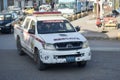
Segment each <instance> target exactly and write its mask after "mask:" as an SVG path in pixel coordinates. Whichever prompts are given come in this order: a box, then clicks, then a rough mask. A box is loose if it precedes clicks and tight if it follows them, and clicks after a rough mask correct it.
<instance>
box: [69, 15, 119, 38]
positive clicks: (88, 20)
mask: <svg viewBox="0 0 120 80" xmlns="http://www.w3.org/2000/svg"><path fill="white" fill-rule="evenodd" d="M95 22H96V19H93V17H92V15H88V16H85V17H83V18H80V19H78V20H75V21H71V23H72V24H73V25H74V26H80V28H81V31H80V32H81V33H82V34H83V35H84V36H85V37H86V38H87V39H118V38H120V36H118V35H119V34H120V30H112V31H110V32H107V33H102V32H100V31H99V29H98V28H97V26H96V25H95Z"/></svg>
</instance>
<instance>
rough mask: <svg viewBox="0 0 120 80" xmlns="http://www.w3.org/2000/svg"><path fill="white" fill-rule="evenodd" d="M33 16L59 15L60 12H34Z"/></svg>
mask: <svg viewBox="0 0 120 80" xmlns="http://www.w3.org/2000/svg"><path fill="white" fill-rule="evenodd" d="M33 15H34V16H61V15H62V14H61V12H34V13H33Z"/></svg>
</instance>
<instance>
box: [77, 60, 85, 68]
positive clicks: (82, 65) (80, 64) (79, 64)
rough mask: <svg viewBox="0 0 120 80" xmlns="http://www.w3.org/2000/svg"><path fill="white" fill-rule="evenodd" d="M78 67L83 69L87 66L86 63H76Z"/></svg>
mask: <svg viewBox="0 0 120 80" xmlns="http://www.w3.org/2000/svg"><path fill="white" fill-rule="evenodd" d="M77 65H78V67H85V66H86V65H87V61H80V62H77Z"/></svg>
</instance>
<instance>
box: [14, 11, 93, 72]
mask: <svg viewBox="0 0 120 80" xmlns="http://www.w3.org/2000/svg"><path fill="white" fill-rule="evenodd" d="M78 31H79V27H76V28H75V27H73V26H72V25H71V23H70V22H69V21H68V20H67V19H66V18H64V17H62V16H61V14H60V12H36V13H34V15H32V16H27V17H26V18H25V20H24V22H23V24H22V25H18V24H16V25H15V26H14V36H15V40H16V44H17V49H18V52H19V54H20V55H23V54H24V52H25V53H27V54H28V55H29V56H30V57H32V58H33V59H34V60H35V62H36V63H37V66H38V69H39V70H44V69H45V68H46V66H47V64H57V63H77V64H78V66H82V67H84V66H85V65H86V63H87V61H88V60H90V59H91V51H90V47H89V45H88V41H87V40H86V38H85V37H84V36H82V35H81V34H80V33H79V32H78Z"/></svg>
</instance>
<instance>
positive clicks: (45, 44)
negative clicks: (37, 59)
mask: <svg viewBox="0 0 120 80" xmlns="http://www.w3.org/2000/svg"><path fill="white" fill-rule="evenodd" d="M43 47H44V49H46V50H55V47H54V45H53V44H50V43H44V44H43Z"/></svg>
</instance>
